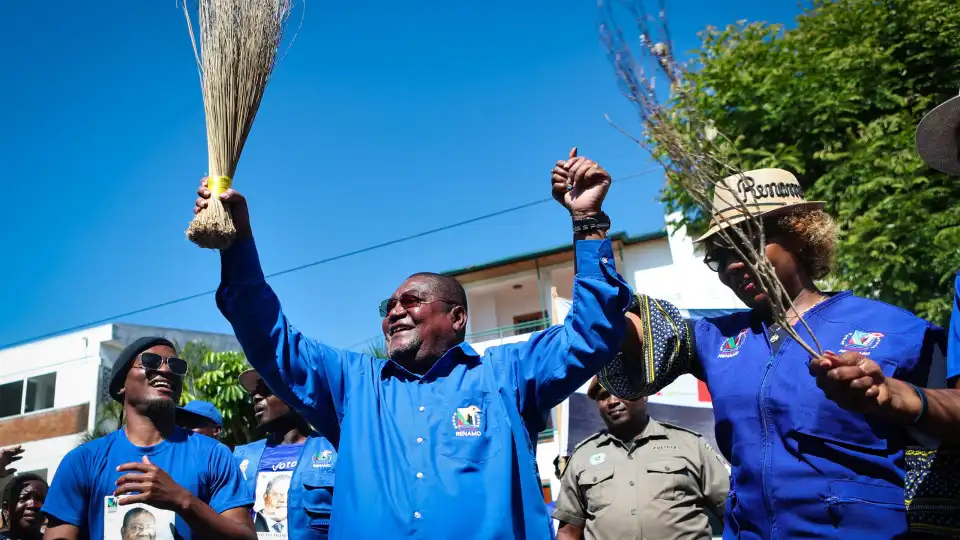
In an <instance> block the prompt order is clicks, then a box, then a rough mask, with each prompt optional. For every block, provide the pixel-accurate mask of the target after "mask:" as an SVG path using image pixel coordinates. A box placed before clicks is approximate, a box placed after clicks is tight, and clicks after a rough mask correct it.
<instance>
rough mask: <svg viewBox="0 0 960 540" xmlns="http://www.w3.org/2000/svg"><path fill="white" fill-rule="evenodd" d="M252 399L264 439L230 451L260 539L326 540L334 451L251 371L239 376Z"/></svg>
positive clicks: (331, 502) (335, 466)
mask: <svg viewBox="0 0 960 540" xmlns="http://www.w3.org/2000/svg"><path fill="white" fill-rule="evenodd" d="M240 386H241V387H242V388H243V389H244V390H246V391H247V393H248V394H250V397H251V398H252V399H253V414H254V416H255V417H256V419H257V426H258V427H259V428H260V431H261V432H263V434H265V435H266V438H264V439H261V440H259V441H256V442H253V443H250V444H246V445H243V446H238V447H236V448H234V450H233V457H234V458H235V459H236V462H237V465H239V467H240V472H241V473H243V478H244V482H245V484H246V486H247V489H249V491H250V493H254V494H256V499H255V502H254V507H253V511H254V515H253V522H254V526H255V527H256V530H257V534H258V535H259V536H260V537H262V538H278V536H277V535H276V533H280V536H279V538H289V539H290V540H326V538H327V533H328V532H329V529H330V509H331V508H332V506H333V478H334V473H336V469H337V451H336V449H335V448H334V447H333V445H332V444H330V441H328V440H327V439H325V438H324V437H323V436H321V435H320V434H318V433H317V432H315V431H313V430H312V429H311V428H310V426H309V425H308V424H307V422H306V421H305V420H304V419H303V417H301V416H300V415H299V414H297V413H296V412H294V411H293V410H291V409H290V407H289V406H288V405H287V404H286V403H284V402H283V401H281V400H280V398H278V397H277V396H275V395H274V394H273V392H271V391H270V389H269V388H268V387H267V385H266V384H264V382H263V380H262V379H261V378H260V375H258V374H257V372H256V371H254V370H252V369H251V370H247V371H245V372H243V373H241V374H240Z"/></svg>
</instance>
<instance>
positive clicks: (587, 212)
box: [500, 148, 630, 421]
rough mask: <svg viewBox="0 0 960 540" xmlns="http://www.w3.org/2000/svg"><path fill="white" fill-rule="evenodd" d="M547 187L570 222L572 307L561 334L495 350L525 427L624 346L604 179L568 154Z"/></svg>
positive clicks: (621, 295)
mask: <svg viewBox="0 0 960 540" xmlns="http://www.w3.org/2000/svg"><path fill="white" fill-rule="evenodd" d="M551 180H552V191H553V196H554V198H555V199H556V200H557V201H559V202H560V203H561V204H562V205H563V206H564V207H566V208H567V209H568V210H569V212H570V215H571V217H572V220H573V229H574V252H575V261H574V264H575V272H576V275H575V276H574V280H573V306H572V308H571V310H570V314H569V315H568V316H567V318H566V321H564V323H563V325H562V326H555V327H551V328H549V329H547V330H546V331H544V332H541V333H539V334H536V335H534V336H532V337H531V338H530V340H529V341H527V342H525V343H520V344H513V345H505V346H503V347H501V348H500V353H501V354H503V355H505V356H506V357H507V361H506V362H503V364H502V365H504V366H506V367H507V369H508V371H507V374H508V375H507V376H508V378H510V379H512V382H514V383H515V384H516V385H517V387H518V388H519V391H520V392H519V393H520V401H521V412H522V413H523V414H524V416H525V418H526V419H527V420H528V421H529V420H534V419H542V417H543V416H544V415H546V414H547V412H549V410H550V409H551V408H553V407H554V406H555V405H556V404H558V403H560V402H561V401H563V400H564V399H566V398H567V397H568V396H569V395H570V394H572V393H573V392H574V391H575V390H576V389H577V388H579V387H580V386H581V385H583V383H585V382H586V381H587V380H589V379H590V377H592V376H593V375H594V374H595V373H596V372H597V371H599V369H600V368H601V367H603V365H604V364H606V363H607V362H608V361H610V359H611V358H613V356H614V355H615V354H616V352H617V349H618V348H619V346H620V342H621V340H622V339H623V333H624V330H625V327H626V324H625V321H624V318H623V313H624V311H625V310H626V307H627V303H628V302H629V300H630V292H629V289H628V288H627V285H626V283H624V281H623V278H621V277H620V275H619V274H617V271H616V265H615V262H614V255H613V248H612V246H611V243H610V240H608V239H606V230H607V229H608V228H609V226H610V222H609V219H608V218H607V217H606V215H605V214H603V212H602V211H601V209H600V207H601V204H602V203H603V199H604V198H605V197H606V193H607V190H608V189H609V187H610V176H609V175H608V174H607V172H606V171H604V170H603V169H602V168H600V166H599V165H597V164H596V163H594V162H593V161H590V160H589V159H586V158H583V157H578V156H577V155H576V148H574V149H573V151H571V153H570V158H569V159H568V160H566V161H558V162H557V165H556V167H555V168H554V169H553V174H552V178H551ZM541 421H542V420H541Z"/></svg>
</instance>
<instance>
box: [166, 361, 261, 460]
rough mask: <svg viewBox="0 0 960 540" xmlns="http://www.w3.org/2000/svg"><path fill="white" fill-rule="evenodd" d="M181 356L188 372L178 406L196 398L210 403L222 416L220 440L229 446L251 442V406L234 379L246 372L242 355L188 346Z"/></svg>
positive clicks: (254, 424)
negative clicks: (186, 364) (188, 366)
mask: <svg viewBox="0 0 960 540" xmlns="http://www.w3.org/2000/svg"><path fill="white" fill-rule="evenodd" d="M181 355H182V356H183V357H184V359H185V360H187V361H188V362H189V365H190V371H189V372H188V373H187V377H186V378H185V380H184V384H183V394H182V395H181V396H180V404H181V405H185V404H187V403H189V402H191V401H193V400H197V399H202V400H204V401H209V402H210V403H213V404H214V406H216V408H217V409H218V410H219V411H220V413H221V414H222V415H223V433H222V435H221V438H220V440H221V441H223V442H224V443H225V444H227V445H229V446H231V447H232V446H235V445H238V444H246V443H248V442H250V441H252V440H253V438H254V435H255V434H256V426H257V422H256V419H255V418H254V416H253V406H252V404H251V402H250V397H249V396H248V395H247V393H246V392H245V391H244V390H243V388H241V387H240V384H239V382H237V377H239V376H240V374H241V373H243V372H244V371H246V370H247V369H250V365H249V364H248V363H247V358H246V357H245V356H244V355H243V353H242V352H239V351H228V352H211V351H210V349H209V347H207V346H206V345H204V344H202V343H191V344H187V346H185V347H184V348H183V351H182V352H181Z"/></svg>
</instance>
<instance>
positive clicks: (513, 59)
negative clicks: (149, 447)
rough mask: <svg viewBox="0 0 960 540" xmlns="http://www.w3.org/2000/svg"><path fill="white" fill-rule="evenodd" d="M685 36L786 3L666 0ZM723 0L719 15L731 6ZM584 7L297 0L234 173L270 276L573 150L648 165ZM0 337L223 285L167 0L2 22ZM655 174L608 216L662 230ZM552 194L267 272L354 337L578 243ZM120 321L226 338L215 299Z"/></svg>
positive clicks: (764, 16) (782, 11) (520, 192)
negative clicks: (282, 51)
mask: <svg viewBox="0 0 960 540" xmlns="http://www.w3.org/2000/svg"><path fill="white" fill-rule="evenodd" d="M667 4H668V16H670V18H671V22H672V33H673V37H674V40H675V41H676V43H677V47H678V48H679V49H681V50H689V49H692V48H694V47H695V46H696V45H697V43H698V41H697V39H696V32H697V31H698V30H700V29H701V28H703V27H704V26H705V25H707V24H713V25H723V24H728V23H732V22H733V21H735V20H737V19H741V18H747V19H754V20H766V21H775V22H784V23H789V22H790V21H791V20H792V19H793V17H794V16H795V15H796V14H797V12H798V10H799V8H798V6H797V2H795V1H793V0H725V1H724V2H717V1H715V0H670V1H668V2H667ZM721 5H722V7H721ZM596 20H597V17H596V3H595V2H594V1H592V0H580V1H573V0H549V1H548V0H534V1H527V2H515V1H514V2H506V1H500V0H494V1H487V2H470V1H467V2H464V1H459V2H438V1H429V0H428V1H425V2H400V3H398V2H383V1H374V2H321V1H315V0H314V1H311V2H308V3H307V11H306V14H305V18H304V20H303V25H302V27H301V28H300V32H299V34H298V36H297V38H296V42H295V43H294V45H293V47H292V48H291V49H290V50H289V52H288V54H287V56H286V57H285V58H284V59H283V61H282V62H281V63H280V64H279V65H278V68H277V70H276V72H275V74H274V78H273V79H272V82H271V85H270V86H269V87H268V89H267V93H266V97H265V99H264V103H263V105H262V107H261V109H260V112H259V114H258V117H257V121H256V124H255V125H254V128H253V133H252V135H251V137H250V139H249V140H248V142H247V146H246V148H245V150H244V153H243V158H242V159H241V161H240V166H239V169H238V172H237V175H236V178H235V180H234V186H235V187H236V188H237V189H239V190H241V191H242V192H244V193H245V194H246V195H247V197H248V199H250V201H251V202H250V204H251V212H252V215H253V226H254V231H255V234H256V237H257V241H258V246H259V249H260V254H261V259H262V262H263V266H264V269H265V271H266V272H268V273H270V272H276V271H280V270H283V269H286V268H289V267H293V266H298V265H301V264H305V263H309V262H311V261H315V260H318V259H324V258H328V257H331V256H335V255H338V254H341V253H345V252H349V251H353V250H355V249H358V248H362V247H366V246H368V245H373V244H378V243H381V242H385V241H389V240H392V239H394V238H397V237H401V236H406V235H408V234H413V233H416V232H419V231H423V230H427V229H432V228H435V227H437V226H440V225H445V224H448V223H454V222H457V221H460V220H463V219H466V218H470V217H474V216H479V215H483V214H487V213H490V212H495V211H498V210H501V209H504V208H508V207H511V206H516V205H519V204H523V203H526V202H530V201H535V200H538V199H542V198H544V197H547V196H548V195H549V171H550V169H551V167H552V164H553V163H554V162H555V161H556V160H557V159H563V158H565V157H566V153H567V152H568V151H569V148H570V147H571V146H573V145H577V146H579V147H580V149H581V154H582V155H587V156H589V157H591V158H594V159H597V160H598V161H600V162H601V163H602V164H603V165H604V166H605V167H606V168H607V169H608V170H609V171H611V173H612V174H613V175H614V177H617V176H622V175H629V174H632V173H636V172H639V171H643V170H646V169H649V168H650V167H651V166H652V164H651V162H650V161H649V159H648V158H647V156H646V155H645V154H644V153H643V151H642V150H640V149H639V148H636V147H635V146H634V145H633V144H632V143H631V142H630V141H629V140H627V139H626V138H625V137H624V136H623V135H621V134H620V133H618V132H617V131H615V130H614V129H613V128H611V127H610V126H609V125H608V124H607V123H606V121H605V120H604V116H603V115H604V113H609V114H610V115H611V116H612V117H614V119H615V120H617V121H618V123H620V124H621V125H623V126H627V127H629V128H636V127H637V126H638V123H637V120H636V116H635V113H634V112H633V110H632V109H631V108H630V107H629V105H628V104H627V103H626V102H625V101H624V99H623V98H622V97H621V96H620V95H619V93H618V91H617V87H616V83H615V79H614V77H613V73H612V70H611V68H610V66H609V64H608V63H607V60H606V58H605V56H604V52H603V50H602V49H601V46H600V44H599V43H598V40H597V32H596ZM0 44H2V47H0V48H2V49H3V50H5V51H8V52H7V55H6V60H5V64H6V66H5V67H6V69H5V72H6V73H7V75H6V76H5V78H6V80H5V81H4V83H3V84H2V85H0V103H2V104H3V121H2V122H0V174H2V178H3V181H2V183H0V200H2V201H3V208H4V211H3V212H2V213H0V248H2V250H3V253H4V254H5V262H4V264H3V265H2V266H0V281H2V283H3V287H2V290H0V346H3V345H6V344H10V343H14V342H18V341H21V340H24V339H29V338H31V337H34V336H37V335H41V334H45V333H48V332H53V331H56V330H59V329H62V328H67V327H71V326H74V325H80V324H84V323H87V322H89V321H94V320H98V319H102V318H107V317H111V316H113V315H116V314H119V313H124V312H129V311H133V310H136V309H138V308H142V307H145V306H149V305H153V304H158V303H161V302H165V301H168V300H171V299H174V298H178V297H183V296H187V295H190V294H193V293H199V292H203V291H206V290H211V289H215V288H216V286H217V284H218V282H219V261H218V255H217V254H216V253H215V252H212V251H204V250H201V249H199V248H197V247H196V246H194V245H193V244H191V243H190V242H188V241H187V240H186V239H185V237H184V234H183V231H184V230H185V228H186V226H187V224H188V223H189V221H190V218H191V217H192V214H191V211H192V206H193V200H194V198H195V196H194V191H195V189H196V186H197V184H198V182H199V178H200V177H201V176H203V174H204V173H205V172H206V166H207V156H206V143H205V133H204V119H203V106H202V102H201V97H200V87H199V81H198V77H197V71H196V68H195V64H194V61H193V52H192V50H191V48H190V45H189V40H188V37H187V32H186V25H185V22H184V19H183V14H182V11H181V10H180V9H179V8H178V6H177V4H176V2H175V1H174V0H169V1H158V0H134V1H131V0H124V1H121V0H104V1H100V2H76V1H69V2H14V3H11V4H9V5H7V6H6V7H5V8H4V17H3V18H2V19H0ZM661 182H662V176H661V175H659V174H652V175H647V176H644V177H641V178H635V179H633V180H630V181H627V182H624V183H622V184H618V185H615V186H614V187H613V189H612V190H611V192H610V195H609V196H608V202H607V204H606V205H605V209H606V210H607V212H608V214H610V216H611V218H612V220H613V223H614V225H613V227H614V229H616V230H625V231H627V232H629V233H631V234H642V233H646V232H650V231H653V230H656V229H659V228H661V227H662V226H663V221H662V209H661V207H660V206H659V204H658V203H657V202H656V195H657V191H658V189H659V188H660V185H661ZM569 231H570V229H569V225H568V217H567V216H566V214H565V212H564V210H563V209H562V208H560V207H559V206H558V205H556V204H554V203H550V204H543V205H539V206H536V207H533V208H528V209H525V210H522V211H517V212H513V213H510V214H508V215H503V216H500V217H496V218H492V219H489V220H484V221H481V222H478V223H474V224H471V225H467V226H463V227H459V228H455V229H451V230H448V231H445V232H442V233H438V234H434V235H431V236H428V237H425V238H421V239H417V240H414V241H410V242H407V243H404V244H400V245H396V246H392V247H387V248H384V249H379V250H375V251H373V252H370V253H366V254H362V255H358V256H354V257H349V258H346V259H343V260H338V261H335V262H332V263H329V264H324V265H320V266H315V267H313V268H309V269H306V270H303V271H300V272H295V273H292V274H288V275H285V276H281V277H278V278H276V279H274V280H272V281H271V284H272V285H273V286H274V288H275V290H276V291H277V294H278V295H279V296H280V299H281V301H282V302H283V304H284V307H285V311H286V312H287V314H288V316H289V317H290V319H291V320H292V321H293V322H294V324H295V325H297V326H298V327H299V328H301V330H303V331H304V332H305V333H306V334H307V335H309V336H311V337H315V338H319V339H323V340H325V341H327V342H328V343H330V344H332V345H335V346H343V347H346V346H351V345H354V344H355V343H357V342H360V341H362V340H364V339H365V338H368V337H371V336H374V335H376V334H377V333H378V332H379V317H378V315H377V309H376V306H377V303H378V301H379V300H380V299H381V298H383V297H385V296H387V295H389V294H390V293H391V292H392V291H393V289H394V288H395V287H396V285H398V284H399V283H400V282H401V281H402V280H403V278H404V277H405V276H407V275H408V274H410V273H413V272H415V271H423V270H427V271H444V270H450V269H453V268H457V267H461V266H465V265H470V264H479V263H484V262H487V261H489V260H492V259H497V258H500V257H506V256H510V255H514V254H517V253H520V252H525V251H531V250H536V249H542V248H548V247H553V246H556V245H560V244H562V243H564V242H567V241H569V238H570V232H569ZM124 320H126V321H128V322H135V323H141V324H155V325H161V326H170V327H177V328H188V329H196V330H208V331H224V332H229V331H230V327H229V325H228V324H227V322H226V321H225V320H224V319H223V318H222V316H221V315H220V313H219V312H218V311H217V309H216V306H215V305H214V301H213V297H212V296H206V297H203V298H199V299H195V300H191V301H188V302H184V303H180V304H176V305H172V306H168V307H164V308H160V309H157V310H153V311H149V312H147V313H143V314H140V315H136V316H132V317H128V318H126V319H124Z"/></svg>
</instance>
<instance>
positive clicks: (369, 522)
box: [195, 149, 631, 540]
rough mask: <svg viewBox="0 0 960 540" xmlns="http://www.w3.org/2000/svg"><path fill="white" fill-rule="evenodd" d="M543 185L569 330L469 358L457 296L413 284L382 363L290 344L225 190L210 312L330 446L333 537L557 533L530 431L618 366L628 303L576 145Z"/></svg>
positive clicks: (396, 300) (595, 185) (405, 287)
mask: <svg viewBox="0 0 960 540" xmlns="http://www.w3.org/2000/svg"><path fill="white" fill-rule="evenodd" d="M551 181H552V190H553V195H554V198H555V199H556V200H557V201H559V202H560V203H561V204H563V205H564V207H566V208H567V210H568V211H569V212H570V214H571V221H572V226H573V234H574V250H575V268H576V276H575V278H574V282H573V307H572V309H571V310H570V314H569V315H568V316H567V319H566V320H565V321H564V324H563V325H557V326H553V327H551V328H549V329H547V330H544V331H543V332H539V333H536V334H534V335H533V336H531V338H530V339H529V341H526V342H524V343H512V344H507V345H502V346H499V347H491V348H488V349H486V350H485V351H484V352H483V354H479V353H477V352H476V351H475V350H474V349H473V348H471V347H470V345H469V344H467V343H466V342H465V341H464V336H465V333H466V323H467V298H466V293H465V292H464V290H463V287H462V286H461V285H460V284H459V283H458V282H457V281H456V280H455V279H452V278H450V277H448V276H444V275H440V274H433V273H419V274H415V275H412V276H410V277H409V278H407V280H406V281H404V282H403V283H402V284H401V285H400V287H399V288H397V290H396V291H395V292H394V293H393V294H392V295H391V296H390V297H389V298H388V299H386V300H384V301H383V302H382V303H381V306H380V308H381V309H380V314H381V317H382V322H381V329H382V330H383V335H384V339H385V340H386V349H387V354H388V356H389V357H390V359H389V360H382V359H377V358H373V357H371V356H368V355H365V354H360V353H355V352H351V351H345V350H340V349H334V348H332V347H330V346H327V345H324V344H323V343H321V342H319V341H315V340H312V339H309V338H307V337H306V336H304V335H303V334H301V333H300V332H299V331H298V330H297V329H296V328H295V327H294V326H293V325H292V324H291V323H290V322H289V321H288V320H287V318H286V316H285V315H284V313H283V311H282V310H281V308H280V302H279V300H278V299H277V296H276V295H275V294H274V292H273V290H272V289H271V288H270V287H269V286H268V285H267V283H266V281H265V280H264V276H263V271H262V269H261V267H260V261H259V256H258V255H257V250H256V247H255V245H254V241H253V233H252V232H251V229H250V219H249V214H248V211H247V206H246V201H245V200H244V198H243V197H242V196H241V195H240V194H238V193H236V192H235V191H233V190H228V191H227V192H226V193H223V194H221V195H220V197H219V198H220V200H222V201H223V202H224V203H225V204H227V205H228V207H229V209H230V211H231V215H232V216H233V220H234V224H235V225H236V227H237V231H238V239H237V241H236V243H235V244H234V245H233V247H231V248H230V249H227V250H224V251H221V253H220V260H221V268H222V277H221V284H220V289H219V290H218V292H217V304H218V306H219V307H220V310H221V312H222V313H223V314H224V315H225V316H226V318H227V319H228V320H229V321H230V323H231V325H232V326H233V329H234V332H235V333H236V335H237V339H238V340H239V341H240V344H241V345H242V346H243V349H244V352H245V353H246V356H247V359H248V360H249V361H250V363H251V364H252V365H253V367H254V368H256V370H257V372H259V373H260V376H261V377H263V379H264V381H265V382H266V383H267V386H268V387H269V388H270V390H271V391H273V392H274V393H275V394H276V395H277V396H278V397H279V398H281V399H282V400H283V401H284V402H286V403H288V404H290V405H291V406H292V407H294V408H295V409H296V410H297V411H298V412H300V414H302V415H303V417H304V418H305V419H306V420H307V421H308V422H309V423H310V424H311V425H313V426H314V427H315V428H317V430H318V431H319V432H320V433H321V434H323V435H324V436H326V437H327V438H328V439H330V440H331V441H332V442H334V444H337V445H338V449H339V450H340V457H339V462H338V463H337V496H336V498H335V500H334V508H333V517H332V523H331V527H330V535H331V537H332V538H335V539H338V540H339V539H350V540H353V539H366V538H399V537H413V538H456V537H458V536H463V537H464V538H472V539H480V540H482V539H496V540H510V539H515V538H524V539H531V540H532V539H548V538H551V537H552V532H551V529H550V516H548V515H547V512H546V507H545V506H544V504H543V493H542V488H541V483H540V479H539V477H538V476H539V475H538V472H537V463H536V441H537V433H538V432H540V431H542V430H543V429H544V428H545V426H546V417H547V415H548V414H549V412H550V409H552V408H553V407H554V406H556V405H557V404H558V403H560V402H562V401H563V400H564V399H565V398H567V397H568V396H569V395H570V394H571V393H573V392H574V391H575V390H576V389H577V388H579V387H580V386H582V385H583V384H584V383H585V382H587V381H588V380H589V379H590V377H592V376H593V375H594V374H596V372H597V370H599V369H600V367H601V366H603V365H604V364H605V363H607V362H608V361H609V360H610V359H611V358H613V355H614V353H615V351H616V350H617V348H618V347H619V345H620V342H621V339H622V337H623V333H624V330H625V326H626V324H625V320H624V311H625V309H626V307H627V305H628V303H629V302H630V299H631V296H630V293H629V290H628V288H627V285H626V283H624V281H623V279H622V278H621V277H620V276H619V275H618V274H617V272H616V268H615V259H614V253H613V249H612V245H611V243H610V240H609V239H606V238H605V231H606V230H607V229H608V228H609V219H608V218H607V216H606V215H605V214H603V213H602V212H601V209H600V208H601V203H602V202H603V199H604V197H605V196H606V193H607V189H608V188H609V185H610V177H609V175H608V174H607V173H606V171H604V170H603V169H602V168H600V167H599V166H598V165H596V163H594V162H593V161H590V160H588V159H586V158H583V157H578V156H577V155H576V149H574V151H573V152H571V155H570V157H569V159H567V160H565V161H560V162H557V165H556V167H555V168H554V169H553V172H552V178H551ZM204 182H205V181H204ZM495 191H496V190H495V189H494V190H491V191H489V193H487V195H488V196H490V195H492V194H493V193H494V192H495ZM198 193H199V195H200V198H199V199H197V202H196V207H195V211H197V212H199V211H200V210H201V209H203V208H204V207H206V205H207V204H208V199H209V197H210V196H211V194H210V191H209V190H208V189H207V187H206V184H205V183H204V184H203V185H202V186H201V187H200V189H199V190H198ZM407 195H409V194H407ZM415 206H416V205H415V204H414V205H412V206H411V205H406V207H405V209H406V210H408V211H406V212H401V213H398V214H396V215H395V217H396V218H397V219H398V220H403V221H405V223H407V224H408V225H411V226H415V223H416V222H417V221H418V220H420V221H422V220H423V219H428V218H429V215H430V213H429V211H424V209H420V208H416V209H415V208H414V207H415ZM401 214H404V215H401ZM331 225H333V226H335V225H334V224H332V223H331ZM348 234H349V232H348Z"/></svg>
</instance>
